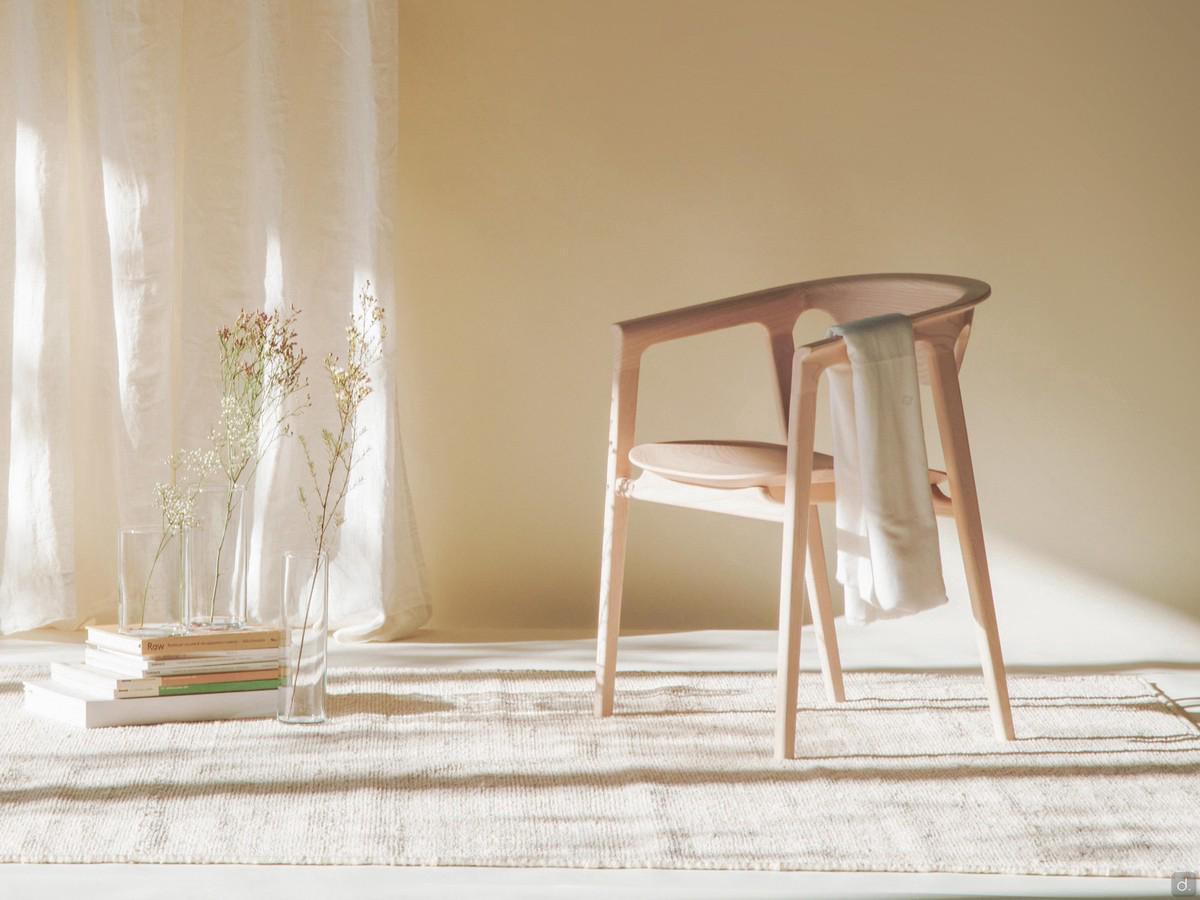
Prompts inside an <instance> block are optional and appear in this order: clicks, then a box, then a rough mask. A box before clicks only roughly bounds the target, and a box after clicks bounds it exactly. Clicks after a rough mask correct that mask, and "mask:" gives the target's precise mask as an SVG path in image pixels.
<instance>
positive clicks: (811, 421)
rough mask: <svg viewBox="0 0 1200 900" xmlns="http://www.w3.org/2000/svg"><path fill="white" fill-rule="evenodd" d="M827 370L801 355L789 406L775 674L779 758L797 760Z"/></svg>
mask: <svg viewBox="0 0 1200 900" xmlns="http://www.w3.org/2000/svg"><path fill="white" fill-rule="evenodd" d="M820 374H821V369H820V368H819V367H817V366H815V365H812V364H811V362H806V357H801V356H800V355H797V357H796V361H795V362H794V363H793V370H792V391H791V396H790V398H789V401H788V455H787V484H786V487H785V495H784V496H785V500H784V513H783V554H782V556H783V558H782V561H781V563H782V564H781V566H780V571H779V576H780V577H779V649H778V656H777V659H776V664H775V665H776V673H775V758H776V759H794V758H795V757H796V703H797V701H798V700H799V696H800V633H801V628H800V624H801V620H802V619H803V616H804V565H805V559H806V558H807V556H808V523H809V521H810V520H809V515H808V513H809V504H808V498H809V493H810V489H811V482H812V452H813V432H814V431H815V429H816V401H817V381H818V379H819V378H820Z"/></svg>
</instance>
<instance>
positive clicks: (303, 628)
mask: <svg viewBox="0 0 1200 900" xmlns="http://www.w3.org/2000/svg"><path fill="white" fill-rule="evenodd" d="M282 613H283V616H282V618H283V621H282V625H283V645H282V654H283V661H282V665H281V667H280V668H281V671H280V679H281V680H280V685H279V703H278V707H277V710H276V711H277V714H278V717H279V721H280V722H284V723H287V724H289V725H315V724H317V723H320V722H324V721H325V648H326V639H327V636H328V632H329V560H328V558H327V557H326V555H325V554H324V553H322V554H320V555H316V554H312V553H285V554H284V555H283V603H282Z"/></svg>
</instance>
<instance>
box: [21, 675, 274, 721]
mask: <svg viewBox="0 0 1200 900" xmlns="http://www.w3.org/2000/svg"><path fill="white" fill-rule="evenodd" d="M278 693H279V692H278V691H275V690H269V691H237V692H234V693H230V694H185V695H182V696H178V697H136V698H133V699H122V700H113V699H111V698H108V699H106V698H104V697H99V696H96V695H94V694H93V693H91V692H89V691H87V690H85V689H84V688H80V687H75V686H73V685H65V684H53V683H51V682H48V681H27V682H25V709H26V710H28V711H29V712H31V713H33V714H35V715H39V716H44V717H45V718H48V719H54V720H56V721H59V722H65V723H67V724H68V725H74V726H76V727H77V728H108V727H110V726H114V725H157V724H159V723H160V722H207V721H214V720H219V719H261V718H266V717H268V716H273V715H275V708H276V704H277V697H278Z"/></svg>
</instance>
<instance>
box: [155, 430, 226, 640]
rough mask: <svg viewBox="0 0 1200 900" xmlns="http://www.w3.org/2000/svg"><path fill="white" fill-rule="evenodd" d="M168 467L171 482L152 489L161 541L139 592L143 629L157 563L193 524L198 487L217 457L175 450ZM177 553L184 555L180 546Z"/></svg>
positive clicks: (200, 451)
mask: <svg viewBox="0 0 1200 900" xmlns="http://www.w3.org/2000/svg"><path fill="white" fill-rule="evenodd" d="M167 467H168V468H169V469H170V470H171V480H170V481H167V482H162V481H160V482H158V483H157V484H155V485H154V495H155V499H156V501H157V503H158V509H159V514H160V517H161V519H162V537H161V538H159V541H158V548H157V549H156V550H155V551H154V559H153V560H152V561H151V563H150V567H149V569H148V571H147V573H146V585H145V587H144V588H143V589H142V612H141V622H140V624H141V626H142V627H145V625H146V603H147V600H148V599H149V595H150V584H151V582H152V581H153V580H154V570H155V569H156V568H157V567H158V561H159V559H160V558H161V557H162V555H163V551H164V550H165V549H166V547H167V544H169V543H170V541H171V538H173V537H178V536H180V535H182V534H183V532H184V531H185V530H186V529H188V528H191V527H192V526H193V525H194V524H195V517H194V510H195V508H196V495H197V494H198V493H199V492H200V484H201V483H202V482H203V481H204V479H205V478H206V477H208V475H209V473H210V472H212V471H213V469H215V468H216V467H217V454H216V453H215V452H214V451H212V450H178V451H176V452H175V453H172V454H171V455H170V456H168V457H167ZM181 471H182V472H184V473H185V474H186V476H187V478H186V479H184V480H182V481H181V480H180V477H179V475H180V472H181ZM179 552H180V553H182V552H183V544H182V542H181V543H180V545H179Z"/></svg>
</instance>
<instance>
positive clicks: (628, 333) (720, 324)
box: [613, 284, 804, 355]
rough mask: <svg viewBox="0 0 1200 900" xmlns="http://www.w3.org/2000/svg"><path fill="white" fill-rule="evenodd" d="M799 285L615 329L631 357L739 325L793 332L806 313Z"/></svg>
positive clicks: (629, 322)
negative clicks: (685, 339) (797, 322)
mask: <svg viewBox="0 0 1200 900" xmlns="http://www.w3.org/2000/svg"><path fill="white" fill-rule="evenodd" d="M800 288H801V285H799V284H789V285H784V286H782V287H775V288H768V289H767V290H763V291H755V292H754V293H750V294H741V295H739V296H737V297H727V298H726V299H724V300H713V301H711V302H709V303H700V304H697V305H695V306H685V307H683V308H682V309H673V310H669V311H668V312H661V313H653V314H651V315H648V316H640V317H638V318H636V319H627V320H625V321H624V322H617V323H616V324H615V325H614V326H613V327H614V328H615V329H616V330H617V333H618V334H619V336H620V338H621V341H622V344H623V346H624V349H625V351H626V353H627V354H629V355H640V354H641V353H642V352H643V351H644V350H646V348H648V347H651V346H653V345H654V344H661V343H664V342H666V341H674V340H679V339H680V338H685V337H693V336H694V335H698V334H705V333H707V332H710V331H719V330H721V329H724V328H734V327H736V326H738V325H747V324H754V323H757V324H760V325H762V326H763V327H765V328H766V329H767V330H768V331H770V332H775V331H786V332H788V333H789V334H790V333H791V330H792V328H794V327H795V324H796V319H797V318H798V317H799V315H800V313H801V312H802V310H803V308H804V307H803V302H802V299H801V297H800Z"/></svg>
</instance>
